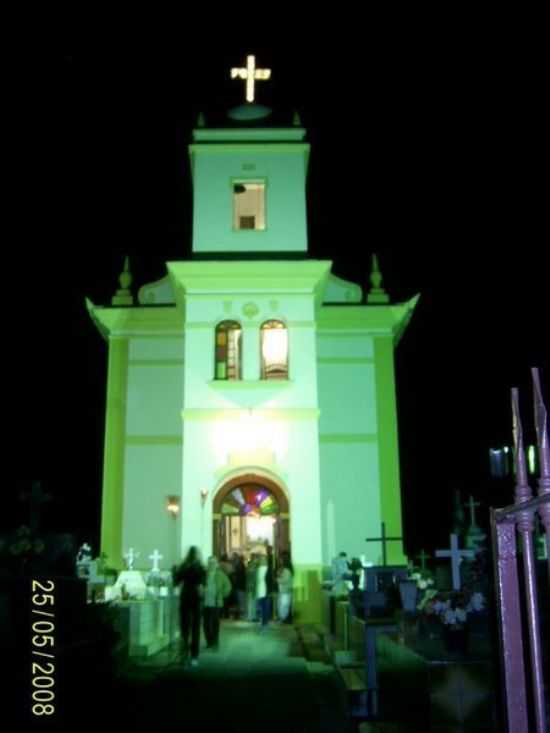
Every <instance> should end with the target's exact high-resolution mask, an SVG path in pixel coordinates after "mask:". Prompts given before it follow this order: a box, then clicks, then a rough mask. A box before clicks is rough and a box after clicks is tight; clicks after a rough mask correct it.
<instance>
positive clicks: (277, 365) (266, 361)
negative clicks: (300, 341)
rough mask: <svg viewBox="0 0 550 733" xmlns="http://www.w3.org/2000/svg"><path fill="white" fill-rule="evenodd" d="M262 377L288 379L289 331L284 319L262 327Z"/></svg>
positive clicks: (264, 324)
mask: <svg viewBox="0 0 550 733" xmlns="http://www.w3.org/2000/svg"><path fill="white" fill-rule="evenodd" d="M261 340H262V354H261V356H262V379H288V331H287V328H286V326H285V324H284V323H283V322H282V321H266V322H265V323H263V324H262V327H261Z"/></svg>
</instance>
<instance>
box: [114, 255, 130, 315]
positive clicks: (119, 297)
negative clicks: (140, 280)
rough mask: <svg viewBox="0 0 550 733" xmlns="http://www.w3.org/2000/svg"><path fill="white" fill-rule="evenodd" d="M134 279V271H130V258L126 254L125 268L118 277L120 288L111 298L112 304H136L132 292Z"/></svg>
mask: <svg viewBox="0 0 550 733" xmlns="http://www.w3.org/2000/svg"><path fill="white" fill-rule="evenodd" d="M132 279H133V278H132V273H131V272H130V258H129V257H128V256H126V257H125V259H124V269H123V271H122V272H121V273H120V275H119V277H118V281H119V283H120V288H119V289H118V290H117V291H116V293H115V295H113V297H112V298H111V304H112V305H134V296H133V295H132V293H131V292H130V285H131V284H132Z"/></svg>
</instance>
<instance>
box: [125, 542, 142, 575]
mask: <svg viewBox="0 0 550 733" xmlns="http://www.w3.org/2000/svg"><path fill="white" fill-rule="evenodd" d="M124 557H125V558H126V564H127V565H128V570H133V569H134V560H136V559H137V558H138V557H139V552H136V551H135V550H134V548H133V547H130V549H129V550H128V552H126V553H125V554H124Z"/></svg>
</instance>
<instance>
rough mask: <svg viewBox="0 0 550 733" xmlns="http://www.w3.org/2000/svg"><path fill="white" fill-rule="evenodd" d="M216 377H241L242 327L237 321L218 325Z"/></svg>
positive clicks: (223, 322)
mask: <svg viewBox="0 0 550 733" xmlns="http://www.w3.org/2000/svg"><path fill="white" fill-rule="evenodd" d="M215 358H216V366H215V372H214V374H215V379H240V378H241V327H240V325H239V324H238V323H237V322H236V321H222V322H221V323H218V325H217V326H216V356H215Z"/></svg>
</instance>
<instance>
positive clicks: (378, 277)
mask: <svg viewBox="0 0 550 733" xmlns="http://www.w3.org/2000/svg"><path fill="white" fill-rule="evenodd" d="M370 284H371V289H370V291H369V293H368V295H367V303H376V304H382V303H389V302H390V297H389V295H388V294H387V293H386V291H385V290H384V288H383V287H382V273H381V272H380V266H379V264H378V257H377V256H376V254H373V255H372V259H371V273H370Z"/></svg>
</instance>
